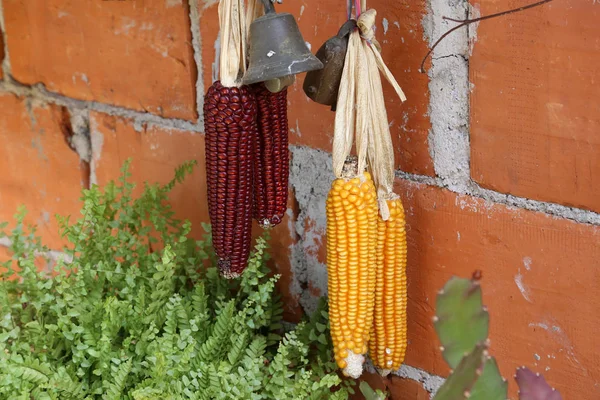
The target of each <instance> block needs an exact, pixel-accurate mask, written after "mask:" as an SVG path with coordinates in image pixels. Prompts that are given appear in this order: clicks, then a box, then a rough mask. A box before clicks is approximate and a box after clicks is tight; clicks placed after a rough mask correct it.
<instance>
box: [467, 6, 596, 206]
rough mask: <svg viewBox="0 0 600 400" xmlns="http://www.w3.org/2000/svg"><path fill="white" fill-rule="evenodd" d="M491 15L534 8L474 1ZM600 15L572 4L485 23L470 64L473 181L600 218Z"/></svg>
mask: <svg viewBox="0 0 600 400" xmlns="http://www.w3.org/2000/svg"><path fill="white" fill-rule="evenodd" d="M473 3H474V5H475V6H478V7H480V9H481V13H482V14H483V15H486V14H491V13H494V12H498V11H500V10H503V9H506V8H511V7H516V6H519V5H524V4H527V3H530V2H529V1H527V0H519V1H510V2H508V3H507V2H501V1H495V0H482V1H473ZM599 20H600V8H598V7H597V5H594V4H593V2H587V1H577V0H565V1H557V2H552V4H547V5H545V6H543V7H539V8H536V9H532V10H528V11H526V12H522V13H518V14H512V15H509V16H505V17H503V18H498V19H494V20H489V21H486V22H482V23H481V24H480V26H479V28H478V29H477V37H478V39H477V42H476V44H475V46H474V52H473V56H472V57H471V59H470V64H469V66H470V68H469V70H470V74H471V81H472V83H473V84H474V89H473V93H472V97H471V110H472V114H471V144H472V153H471V155H472V163H471V165H472V175H473V179H475V180H476V181H477V182H479V183H480V184H481V185H483V186H485V187H487V188H491V189H494V190H497V191H501V192H504V193H511V194H514V195H517V196H522V197H527V198H532V199H537V200H543V201H549V202H555V203H560V204H565V205H569V206H576V207H581V208H587V209H590V210H594V211H600V178H599V177H600V157H598V154H599V153H600V139H599V136H598V131H599V129H600V113H599V112H598V110H600V96H598V89H597V87H598V83H597V79H598V74H599V73H600V42H598V41H597V40H595V38H597V37H598V35H600V24H598V21H599Z"/></svg>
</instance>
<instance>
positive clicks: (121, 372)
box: [103, 359, 131, 400]
mask: <svg viewBox="0 0 600 400" xmlns="http://www.w3.org/2000/svg"><path fill="white" fill-rule="evenodd" d="M130 372H131V359H129V360H127V361H125V362H123V363H121V364H120V365H119V367H118V368H117V370H116V372H115V373H114V375H113V379H114V381H113V382H112V383H110V384H109V385H108V389H107V391H106V395H105V396H103V399H104V400H120V399H121V398H122V397H123V394H124V393H123V391H124V390H125V384H126V383H127V377H128V376H129V373H130Z"/></svg>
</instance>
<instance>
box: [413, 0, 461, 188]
mask: <svg viewBox="0 0 600 400" xmlns="http://www.w3.org/2000/svg"><path fill="white" fill-rule="evenodd" d="M427 10H428V13H427V14H426V15H425V16H424V18H423V21H422V24H423V31H424V39H425V40H426V41H427V42H429V43H430V45H433V43H434V42H435V41H436V40H437V39H438V38H439V37H440V36H442V34H443V33H445V32H446V31H447V30H448V29H449V28H450V27H452V26H453V23H449V21H446V20H444V19H443V17H444V16H447V17H451V18H456V19H464V18H466V17H467V16H468V10H469V7H468V2H467V0H457V1H452V2H448V0H428V1H427ZM432 56H433V57H432V61H431V68H430V69H429V71H428V74H429V91H430V103H429V109H428V114H429V117H430V120H431V124H432V128H431V130H430V132H429V153H430V155H431V159H432V160H433V165H434V169H435V173H436V175H437V176H438V177H439V178H440V179H441V180H442V181H443V183H444V185H445V186H447V187H449V188H451V189H453V190H454V191H457V192H461V193H465V192H466V191H467V189H468V186H469V181H470V144H469V140H470V138H469V91H470V83H469V62H468V57H469V32H468V31H467V30H464V29H463V30H459V31H457V32H454V33H452V34H451V35H450V36H448V37H447V38H446V39H445V40H444V41H442V42H441V43H440V45H439V46H438V47H437V48H436V49H435V51H434V53H433V55H432Z"/></svg>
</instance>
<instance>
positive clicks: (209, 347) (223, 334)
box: [198, 300, 235, 362]
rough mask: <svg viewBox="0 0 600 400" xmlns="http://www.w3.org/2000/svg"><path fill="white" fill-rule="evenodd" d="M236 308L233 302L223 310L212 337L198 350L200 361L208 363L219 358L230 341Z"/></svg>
mask: <svg viewBox="0 0 600 400" xmlns="http://www.w3.org/2000/svg"><path fill="white" fill-rule="evenodd" d="M234 307H235V302H234V300H231V301H229V302H228V303H227V305H226V306H225V307H224V308H223V309H222V310H221V314H219V316H218V317H217V321H216V322H215V326H214V327H213V330H212V333H211V335H210V337H209V338H208V339H207V340H206V342H204V343H203V344H202V345H201V346H200V348H199V349H198V359H199V360H200V361H204V362H208V361H211V360H213V359H215V358H216V357H218V355H219V351H220V349H221V347H222V344H223V343H225V342H226V341H227V340H228V339H229V332H230V330H231V327H232V325H233V312H234Z"/></svg>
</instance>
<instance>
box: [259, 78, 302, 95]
mask: <svg viewBox="0 0 600 400" xmlns="http://www.w3.org/2000/svg"><path fill="white" fill-rule="evenodd" d="M295 81H296V75H287V76H283V77H281V78H275V79H271V80H268V81H266V82H265V86H266V87H267V89H268V90H269V92H271V93H279V92H281V91H282V90H283V89H285V88H286V87H288V86H291V85H293V84H294V82H295Z"/></svg>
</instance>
